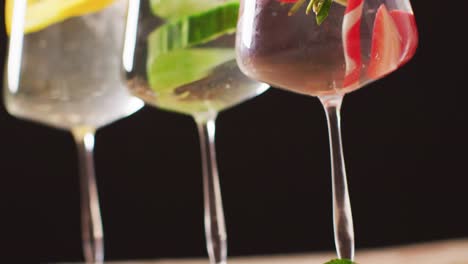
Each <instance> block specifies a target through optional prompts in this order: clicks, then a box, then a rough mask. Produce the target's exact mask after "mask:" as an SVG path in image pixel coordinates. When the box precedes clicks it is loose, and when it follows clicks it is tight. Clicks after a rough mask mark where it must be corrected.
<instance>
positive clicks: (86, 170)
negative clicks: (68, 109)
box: [72, 127, 104, 263]
mask: <svg viewBox="0 0 468 264" xmlns="http://www.w3.org/2000/svg"><path fill="white" fill-rule="evenodd" d="M72 134H73V137H74V138H75V142H76V145H77V149H78V160H79V170H80V191H81V194H80V195H81V235H82V239H83V241H82V243H83V253H84V257H85V261H86V263H103V261H104V236H103V228H102V220H101V211H100V208H99V197H98V191H97V185H96V178H95V174H94V160H93V151H94V134H95V130H94V129H93V128H89V127H79V128H76V129H73V130H72Z"/></svg>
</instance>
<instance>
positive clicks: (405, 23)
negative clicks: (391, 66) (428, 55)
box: [390, 10, 418, 66]
mask: <svg viewBox="0 0 468 264" xmlns="http://www.w3.org/2000/svg"><path fill="white" fill-rule="evenodd" d="M390 16H392V18H393V21H395V24H396V26H397V28H398V32H399V33H400V40H401V51H402V54H401V58H400V60H401V62H400V65H399V66H401V65H403V64H405V63H407V62H408V61H409V60H410V59H411V58H412V57H413V56H414V53H416V48H417V47H418V30H417V27H416V21H415V19H414V15H413V14H411V13H408V12H405V11H401V10H392V11H390Z"/></svg>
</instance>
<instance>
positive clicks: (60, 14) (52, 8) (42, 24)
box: [5, 0, 115, 34]
mask: <svg viewBox="0 0 468 264" xmlns="http://www.w3.org/2000/svg"><path fill="white" fill-rule="evenodd" d="M114 1H115V0H28V1H27V2H28V3H27V8H26V20H25V28H24V33H32V32H36V31H39V30H42V29H44V28H46V27H48V26H50V25H52V24H55V23H59V22H62V21H64V20H66V19H67V18H71V17H75V16H81V15H85V14H89V13H93V12H96V11H99V10H102V9H104V8H106V7H107V6H109V5H110V4H112V3H113V2H114ZM14 2H15V0H6V3H5V24H6V30H7V33H8V34H9V33H10V31H11V20H12V16H13V5H14Z"/></svg>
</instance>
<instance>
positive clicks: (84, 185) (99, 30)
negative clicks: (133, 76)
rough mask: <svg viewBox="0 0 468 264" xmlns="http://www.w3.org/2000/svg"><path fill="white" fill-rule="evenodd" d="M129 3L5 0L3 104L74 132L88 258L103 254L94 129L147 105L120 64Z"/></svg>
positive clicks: (121, 0) (20, 115) (13, 111)
mask: <svg viewBox="0 0 468 264" xmlns="http://www.w3.org/2000/svg"><path fill="white" fill-rule="evenodd" d="M126 10H127V0H117V1H101V0H100V1H94V0H87V1H59V2H57V1H26V0H8V1H7V2H6V21H7V32H8V33H9V48H8V59H7V64H6V78H5V85H4V87H5V89H4V100H5V105H6V108H7V110H8V112H9V113H10V114H12V115H14V116H16V117H18V118H22V119H27V120H32V121H36V122H39V123H42V124H46V125H49V126H52V127H55V128H59V129H65V130H69V131H71V133H72V134H73V137H74V139H75V141H76V144H77V149H78V158H79V169H80V189H81V221H82V222H81V225H82V239H83V251H84V256H85V259H86V261H87V263H95V262H96V263H98V262H102V261H103V258H104V245H103V230H102V223H101V213H100V208H99V199H98V192H97V187H96V180H95V175H94V164H93V148H94V134H95V131H96V129H98V128H100V127H102V126H104V125H107V124H109V123H111V122H113V121H116V120H118V119H120V118H123V117H126V116H128V115H130V114H132V113H134V112H135V111H137V110H138V109H140V108H141V107H142V106H143V102H142V101H141V100H140V99H137V98H136V97H133V96H131V95H130V94H129V93H128V91H127V89H126V88H125V82H124V78H123V73H122V71H121V68H120V64H121V53H122V48H123V41H124V35H123V31H124V28H125V22H124V19H125V15H126Z"/></svg>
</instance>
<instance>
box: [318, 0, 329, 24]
mask: <svg viewBox="0 0 468 264" xmlns="http://www.w3.org/2000/svg"><path fill="white" fill-rule="evenodd" d="M332 2H333V0H317V1H314V12H315V14H316V20H317V24H318V25H320V24H322V23H323V21H325V19H326V18H327V17H328V13H329V12H330V8H331V5H332Z"/></svg>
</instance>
